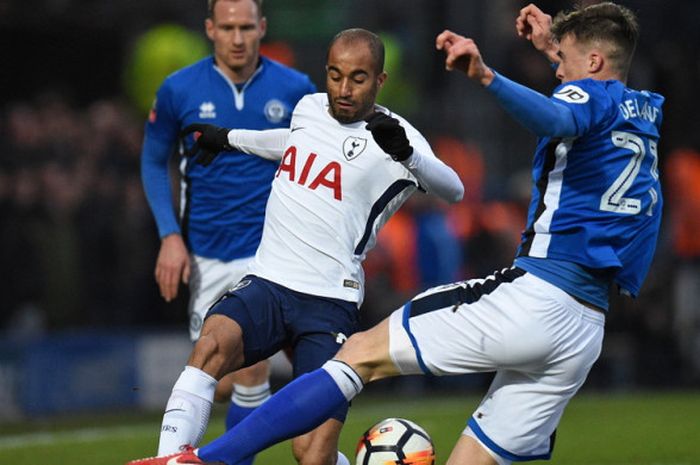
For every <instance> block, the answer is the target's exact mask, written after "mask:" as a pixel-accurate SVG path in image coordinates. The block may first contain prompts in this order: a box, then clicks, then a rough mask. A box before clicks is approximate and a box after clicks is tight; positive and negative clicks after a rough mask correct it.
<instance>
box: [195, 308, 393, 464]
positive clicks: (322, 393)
mask: <svg viewBox="0 0 700 465" xmlns="http://www.w3.org/2000/svg"><path fill="white" fill-rule="evenodd" d="M336 357H337V359H334V360H329V361H328V362H326V363H325V364H324V365H323V367H321V368H319V369H317V370H314V371H312V372H310V373H307V374H305V375H302V376H300V377H298V378H297V379H295V380H294V381H292V382H291V383H289V384H287V385H286V386H285V387H284V388H282V389H280V390H279V391H278V392H277V393H276V394H275V395H273V396H272V397H271V398H270V399H269V400H268V401H267V402H265V403H264V404H263V405H261V406H260V407H258V408H257V409H256V410H255V411H254V412H253V413H251V414H250V415H249V416H248V417H247V418H246V419H245V420H243V421H242V422H241V423H240V424H239V425H237V426H235V427H234V428H233V429H232V430H230V431H228V432H226V433H225V434H224V435H223V436H221V437H219V438H218V439H216V440H214V441H213V442H211V443H209V444H207V445H205V446H202V447H201V448H200V449H198V450H197V454H198V455H199V456H200V457H201V458H202V459H204V460H206V461H217V460H221V461H226V462H227V463H235V462H237V461H239V460H241V459H242V458H245V457H247V456H250V455H253V454H255V453H257V452H259V451H260V450H263V449H265V448H267V447H269V446H271V445H273V444H275V443H277V442H280V441H283V440H285V439H289V438H292V437H296V436H299V435H301V434H303V433H306V432H308V431H311V430H312V429H314V428H316V427H317V426H319V425H321V424H322V423H324V422H325V421H326V420H328V419H329V418H330V417H331V416H332V415H333V413H334V412H336V411H337V410H338V409H339V408H341V407H342V406H343V405H345V404H347V402H349V401H350V400H351V399H353V398H354V397H355V396H356V395H357V394H359V393H360V392H361V390H362V388H363V386H364V383H365V382H366V381H373V380H377V379H380V378H383V377H387V376H393V375H397V374H398V370H397V369H396V367H395V366H394V365H393V362H392V361H391V357H390V355H389V320H388V319H387V320H385V321H383V322H382V323H380V324H379V325H377V326H375V327H374V328H372V329H370V330H369V331H365V332H363V333H357V334H355V335H353V336H352V337H350V339H348V341H347V342H346V343H345V344H344V345H343V347H342V348H341V350H340V352H339V353H338V355H337V356H336Z"/></svg>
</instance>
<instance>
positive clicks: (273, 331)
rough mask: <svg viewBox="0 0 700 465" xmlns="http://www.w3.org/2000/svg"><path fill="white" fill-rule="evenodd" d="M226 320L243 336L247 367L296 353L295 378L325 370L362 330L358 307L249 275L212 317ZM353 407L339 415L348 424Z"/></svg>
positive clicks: (217, 305) (212, 310) (224, 298)
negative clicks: (280, 353)
mask: <svg viewBox="0 0 700 465" xmlns="http://www.w3.org/2000/svg"><path fill="white" fill-rule="evenodd" d="M217 314H218V315H225V316H227V317H229V318H231V319H232V320H234V321H236V322H237V323H238V324H239V325H240V327H241V329H242V330H243V356H244V359H245V362H244V366H250V365H253V364H255V363H257V362H259V361H260V360H265V359H266V358H268V357H270V356H272V355H273V354H275V353H277V352H278V351H279V350H281V349H284V348H287V347H290V348H291V349H292V351H293V352H292V354H293V357H292V367H293V373H294V377H295V378H296V377H298V376H301V375H303V374H304V373H308V372H310V371H313V370H315V369H317V368H320V367H321V365H323V364H324V363H325V362H326V361H327V360H329V359H331V358H333V356H334V355H335V354H336V353H337V352H338V350H340V346H341V345H342V343H343V342H344V341H345V340H346V339H347V338H348V337H350V335H351V334H353V333H354V332H356V331H357V329H358V320H359V314H358V309H357V304H356V303H354V302H348V301H345V300H340V299H332V298H329V297H319V296H314V295H310V294H304V293H302V292H296V291H293V290H291V289H288V288H286V287H284V286H280V285H279V284H275V283H273V282H271V281H268V280H266V279H263V278H260V277H258V276H253V275H248V276H245V277H244V278H243V279H241V281H240V282H239V283H238V284H237V285H236V286H235V287H234V288H233V289H231V290H230V291H228V292H227V293H226V294H224V295H223V296H222V297H221V299H219V301H217V302H216V303H215V304H214V305H213V306H212V307H211V308H210V309H209V312H208V313H207V317H209V316H210V315H217ZM346 414H347V406H346V407H345V408H343V409H341V410H339V411H337V412H336V414H334V415H333V418H335V419H337V420H339V421H344V420H345V416H346Z"/></svg>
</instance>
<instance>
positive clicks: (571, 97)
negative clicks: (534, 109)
mask: <svg viewBox="0 0 700 465" xmlns="http://www.w3.org/2000/svg"><path fill="white" fill-rule="evenodd" d="M554 96H555V97H556V98H558V99H559V100H563V101H565V102H568V103H586V102H588V100H589V99H590V98H591V96H590V95H588V93H587V92H586V91H585V90H583V89H581V88H580V87H579V86H575V85H573V84H569V85H567V86H564V87H562V88H561V89H559V91H558V92H557V93H556V94H554Z"/></svg>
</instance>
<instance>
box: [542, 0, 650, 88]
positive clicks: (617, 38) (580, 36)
mask: <svg viewBox="0 0 700 465" xmlns="http://www.w3.org/2000/svg"><path fill="white" fill-rule="evenodd" d="M551 32H552V35H553V37H554V38H555V39H556V40H561V39H562V38H563V37H564V36H566V35H568V34H572V35H573V36H574V38H575V39H576V40H577V41H578V42H583V43H589V44H590V43H592V42H595V41H601V42H606V43H608V44H610V45H612V50H610V52H609V53H610V55H609V56H608V58H610V60H611V61H612V65H613V66H614V67H615V68H617V70H618V71H619V72H620V73H621V74H622V75H623V76H626V75H627V71H628V70H629V67H630V63H631V62H632V56H633V55H634V50H635V48H636V46H637V39H638V37H639V25H638V23H637V18H636V16H635V14H634V13H633V12H632V11H631V10H630V9H628V8H626V7H624V6H622V5H617V4H615V3H612V2H603V3H598V4H594V5H589V6H587V7H583V6H579V7H577V8H576V9H574V10H573V11H570V12H560V13H559V14H557V16H556V17H555V18H554V21H553V23H552V29H551Z"/></svg>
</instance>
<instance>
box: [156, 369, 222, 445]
mask: <svg viewBox="0 0 700 465" xmlns="http://www.w3.org/2000/svg"><path fill="white" fill-rule="evenodd" d="M215 389H216V380H215V379H214V378H213V377H211V376H209V375H208V374H206V373H205V372H203V371H202V370H200V369H199V368H195V367H191V366H186V367H185V370H184V371H183V372H182V373H181V374H180V377H179V378H178V379H177V381H176V382H175V385H174V386H173V391H172V393H171V394H170V399H168V404H167V406H166V407H165V414H164V415H163V424H162V425H161V428H160V441H159V443H158V455H159V456H163V455H169V454H174V453H175V452H178V451H180V450H181V449H182V447H183V446H186V445H191V446H196V445H197V444H199V441H200V440H201V439H202V436H204V432H205V431H206V430H207V424H208V423H209V414H210V412H211V405H212V403H213V401H214V391H215Z"/></svg>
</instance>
